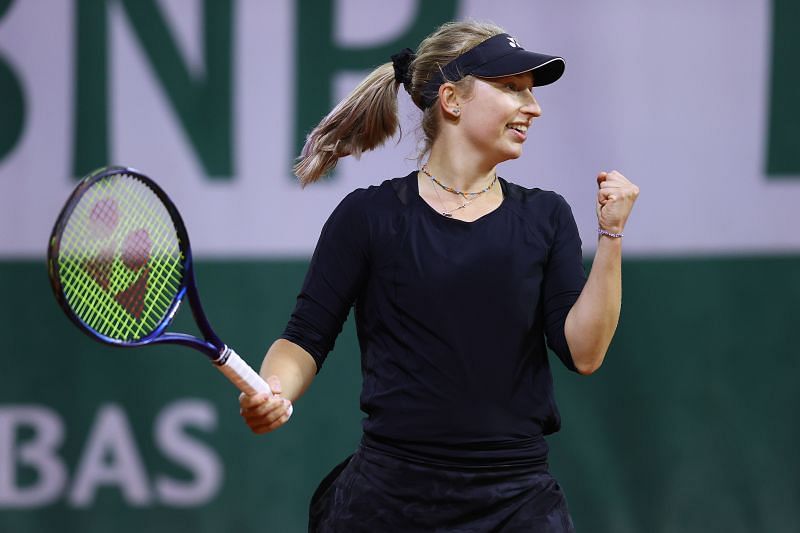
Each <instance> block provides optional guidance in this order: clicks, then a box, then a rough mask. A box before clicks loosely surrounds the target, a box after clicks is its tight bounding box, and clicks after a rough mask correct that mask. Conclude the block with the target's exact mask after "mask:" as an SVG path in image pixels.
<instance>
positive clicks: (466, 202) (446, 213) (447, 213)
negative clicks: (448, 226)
mask: <svg viewBox="0 0 800 533" xmlns="http://www.w3.org/2000/svg"><path fill="white" fill-rule="evenodd" d="M433 192H434V193H436V198H437V199H438V200H439V203H440V204H442V207H445V205H444V201H443V200H442V197H441V196H439V190H438V189H437V188H436V187H434V188H433ZM474 200H475V198H471V199H469V200H466V199H465V200H464V203H462V204H461V205H460V206H458V207H454V208H453V209H447V208H445V210H444V211H442V216H444V217H447V218H453V213H455V212H456V211H458V210H459V209H464V208H465V207H467V206H468V205H469V204H471V203H472V202H473V201H474Z"/></svg>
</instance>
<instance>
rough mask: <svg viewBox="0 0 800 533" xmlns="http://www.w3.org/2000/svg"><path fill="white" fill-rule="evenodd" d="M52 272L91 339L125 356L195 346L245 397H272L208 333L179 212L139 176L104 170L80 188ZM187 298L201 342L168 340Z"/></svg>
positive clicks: (59, 236)
mask: <svg viewBox="0 0 800 533" xmlns="http://www.w3.org/2000/svg"><path fill="white" fill-rule="evenodd" d="M47 266H48V273H49V276H50V282H51V285H52V287H53V291H54V293H55V296H56V299H57V300H58V303H59V304H60V305H61V308H62V309H63V310H64V312H65V313H66V314H67V316H68V317H69V318H70V320H72V322H73V323H75V325H77V326H78V328H80V329H81V330H82V331H83V332H84V333H86V334H88V335H89V336H90V337H91V338H93V339H95V340H97V341H100V342H103V343H106V344H111V345H113V346H122V347H128V346H146V345H150V344H180V345H182V346H188V347H189V348H194V349H195V350H198V351H200V352H202V353H204V354H205V355H206V356H207V357H208V358H209V359H210V360H211V362H212V363H214V365H215V366H216V367H217V368H218V369H219V371H220V372H222V373H223V374H224V375H225V376H226V377H227V378H228V379H229V380H230V381H231V382H232V383H233V384H234V385H236V387H237V388H238V389H239V390H241V391H242V392H244V393H246V394H256V393H261V392H266V393H268V394H270V395H271V394H272V391H271V390H270V388H269V385H267V383H266V382H265V381H264V380H263V379H262V378H261V376H259V375H258V374H257V373H256V372H255V371H254V370H253V369H252V368H251V367H250V366H249V365H248V364H247V363H246V362H245V361H244V360H243V359H242V358H241V357H239V355H238V354H237V353H236V352H235V351H233V350H232V349H231V348H230V347H228V346H226V345H225V344H224V343H223V342H222V341H221V340H220V339H219V337H218V336H217V335H216V334H215V333H214V330H213V329H211V325H210V324H209V323H208V320H207V319H206V315H205V313H204V312H203V308H202V306H201V305H200V297H199V295H198V292H197V287H196V285H195V277H194V271H193V269H192V251H191V248H190V246H189V236H188V234H187V232H186V228H185V226H184V225H183V221H182V220H181V216H180V214H179V213H178V209H177V208H176V207H175V205H174V204H173V203H172V201H171V200H170V199H169V197H168V196H167V195H166V193H165V192H164V191H163V190H161V188H160V187H159V186H158V185H156V183H155V182H154V181H153V180H151V179H150V178H148V177H147V176H145V175H143V174H141V173H140V172H138V171H136V170H134V169H131V168H124V167H105V168H101V169H99V170H97V171H95V172H92V173H91V174H89V175H88V176H86V177H85V178H83V179H82V180H81V181H80V183H79V184H78V186H77V187H76V189H75V191H73V193H72V195H71V196H70V197H69V199H68V200H67V203H66V204H65V205H64V208H63V209H62V210H61V214H60V215H59V216H58V220H56V223H55V226H54V227H53V233H52V235H51V236H50V243H49V247H48V253H47ZM184 297H186V298H188V300H189V306H190V307H191V310H192V315H193V316H194V320H195V322H196V324H197V327H198V329H199V330H200V333H201V334H202V337H203V338H202V339H201V338H198V337H195V336H193V335H189V334H186V333H170V332H167V331H166V329H167V327H168V326H169V324H170V322H171V321H172V319H173V317H174V316H175V313H176V312H177V311H178V307H179V306H180V303H181V301H182V300H183V298H184Z"/></svg>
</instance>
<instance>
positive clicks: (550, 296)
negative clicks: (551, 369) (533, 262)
mask: <svg viewBox="0 0 800 533" xmlns="http://www.w3.org/2000/svg"><path fill="white" fill-rule="evenodd" d="M558 200H559V202H558V205H557V208H556V210H555V211H554V213H553V218H552V224H553V228H554V231H553V242H552V245H551V247H550V253H549V255H548V260H547V265H546V266H545V272H544V280H543V293H542V294H543V305H544V320H545V336H546V337H547V345H548V346H549V347H550V349H551V350H553V352H555V353H556V355H558V357H559V359H561V361H562V362H563V363H564V365H565V366H566V367H567V368H569V369H570V370H573V371H576V368H575V363H574V362H573V360H572V354H571V353H570V350H569V345H568V344H567V338H566V335H565V333H564V323H565V322H566V320H567V315H568V314H569V311H570V309H572V306H573V305H574V304H575V302H576V301H577V300H578V296H580V294H581V291H582V290H583V286H584V285H585V284H586V271H585V270H584V268H583V254H582V252H581V238H580V235H579V233H578V226H577V224H575V218H574V217H573V215H572V209H570V207H569V204H567V202H566V200H564V198H563V197H561V196H558Z"/></svg>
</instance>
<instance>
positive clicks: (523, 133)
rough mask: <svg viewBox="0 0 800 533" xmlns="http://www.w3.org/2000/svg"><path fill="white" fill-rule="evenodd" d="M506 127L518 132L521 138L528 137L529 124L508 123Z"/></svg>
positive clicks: (522, 139)
mask: <svg viewBox="0 0 800 533" xmlns="http://www.w3.org/2000/svg"><path fill="white" fill-rule="evenodd" d="M506 128H508V129H510V130H512V131H514V132H516V135H517V137H518V138H519V140H521V141H524V140H525V139H526V138H527V137H528V125H527V124H506Z"/></svg>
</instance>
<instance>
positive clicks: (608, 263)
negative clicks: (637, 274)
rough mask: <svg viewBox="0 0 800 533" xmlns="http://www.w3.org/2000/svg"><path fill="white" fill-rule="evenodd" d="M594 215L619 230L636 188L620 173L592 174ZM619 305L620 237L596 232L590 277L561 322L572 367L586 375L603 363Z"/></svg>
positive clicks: (603, 225)
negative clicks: (595, 193) (594, 197)
mask: <svg viewBox="0 0 800 533" xmlns="http://www.w3.org/2000/svg"><path fill="white" fill-rule="evenodd" d="M597 183H598V186H599V189H600V190H599V191H598V193H597V219H598V224H599V226H600V228H601V229H604V230H606V231H608V232H610V233H616V234H621V233H622V231H623V229H624V228H625V222H626V221H627V219H628V216H629V215H630V212H631V209H633V204H634V202H635V201H636V198H637V197H638V196H639V188H638V187H637V186H636V185H634V184H633V183H631V182H630V181H628V179H627V178H625V176H623V175H622V174H620V173H619V172H616V171H613V172H610V173H606V172H601V173H600V175H599V176H598V177H597ZM621 306H622V239H621V238H614V237H608V236H605V235H601V236H600V238H599V240H598V242H597V253H596V255H595V257H594V261H593V263H592V270H591V272H590V274H589V279H588V280H587V281H586V285H585V286H584V288H583V291H582V292H581V294H580V296H579V297H578V300H577V302H575V305H573V306H572V309H571V310H570V312H569V314H568V315H567V320H566V322H565V323H564V334H565V336H566V337H567V344H568V345H569V349H570V352H571V353H572V360H573V361H574V363H575V367H576V368H577V369H578V372H580V373H581V374H591V373H592V372H594V371H595V370H597V369H598V368H600V365H601V364H603V359H605V356H606V351H607V350H608V346H609V344H611V339H612V338H613V336H614V331H615V330H616V329H617V323H618V322H619V313H620V308H621Z"/></svg>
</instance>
